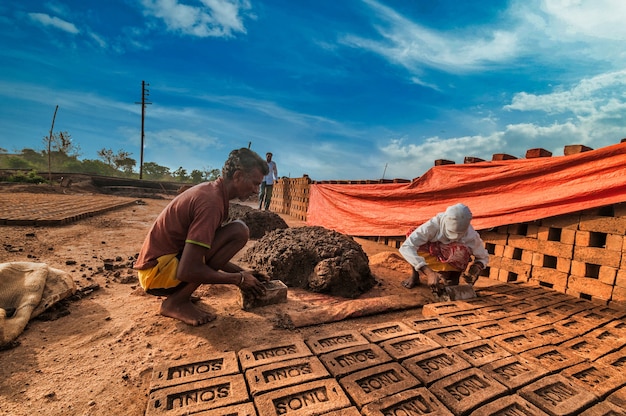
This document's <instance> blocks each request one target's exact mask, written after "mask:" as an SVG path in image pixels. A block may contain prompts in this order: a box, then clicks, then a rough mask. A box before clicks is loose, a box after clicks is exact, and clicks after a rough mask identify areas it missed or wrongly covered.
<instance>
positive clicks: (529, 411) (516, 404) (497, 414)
mask: <svg viewBox="0 0 626 416" xmlns="http://www.w3.org/2000/svg"><path fill="white" fill-rule="evenodd" d="M470 416H549V415H548V414H547V413H546V412H544V411H543V410H541V409H539V408H537V407H536V406H534V405H533V404H532V403H529V402H528V401H526V400H524V399H523V398H522V397H520V396H518V395H517V394H512V395H510V396H504V397H502V398H500V399H497V400H495V401H493V402H491V403H488V404H486V405H484V406H481V407H479V408H478V409H477V410H476V411H474V412H472V413H471V415H470Z"/></svg>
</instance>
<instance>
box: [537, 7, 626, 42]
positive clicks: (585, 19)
mask: <svg viewBox="0 0 626 416" xmlns="http://www.w3.org/2000/svg"><path fill="white" fill-rule="evenodd" d="M541 9H542V10H543V11H544V12H545V13H546V14H548V15H549V16H550V18H551V20H552V23H553V24H551V25H549V26H548V30H555V29H556V30H558V32H559V33H560V34H565V35H567V36H573V37H576V36H585V37H589V36H590V37H595V38H599V39H612V40H624V39H625V38H626V25H625V24H624V18H625V17H626V3H625V2H624V1H622V0H594V1H581V0H544V1H543V2H542V4H541Z"/></svg>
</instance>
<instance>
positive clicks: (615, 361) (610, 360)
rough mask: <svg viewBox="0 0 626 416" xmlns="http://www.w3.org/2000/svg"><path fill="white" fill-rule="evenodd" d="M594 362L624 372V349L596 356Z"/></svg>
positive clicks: (625, 360) (625, 369)
mask: <svg viewBox="0 0 626 416" xmlns="http://www.w3.org/2000/svg"><path fill="white" fill-rule="evenodd" d="M596 362H598V363H600V364H602V365H606V366H609V367H612V368H614V369H615V370H617V371H620V372H622V373H626V350H625V349H623V348H622V349H621V350H619V351H615V352H613V353H611V354H607V355H604V356H602V357H600V358H598V359H597V360H596Z"/></svg>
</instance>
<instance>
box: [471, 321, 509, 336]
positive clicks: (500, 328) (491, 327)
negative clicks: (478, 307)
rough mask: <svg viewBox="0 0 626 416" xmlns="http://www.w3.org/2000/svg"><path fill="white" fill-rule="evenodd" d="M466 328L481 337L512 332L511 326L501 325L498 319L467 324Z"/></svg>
mask: <svg viewBox="0 0 626 416" xmlns="http://www.w3.org/2000/svg"><path fill="white" fill-rule="evenodd" d="M468 328H469V329H470V330H471V331H472V332H475V333H476V334H478V335H479V336H480V337H481V338H492V337H496V336H498V335H504V334H508V333H511V332H513V330H512V329H511V328H508V327H505V326H504V325H502V322H500V321H498V320H492V321H485V322H479V323H477V324H473V325H469V326H468Z"/></svg>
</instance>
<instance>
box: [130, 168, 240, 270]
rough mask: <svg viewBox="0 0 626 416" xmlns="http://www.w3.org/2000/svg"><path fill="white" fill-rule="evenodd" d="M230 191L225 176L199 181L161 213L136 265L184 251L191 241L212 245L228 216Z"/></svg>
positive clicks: (151, 264)
mask: <svg viewBox="0 0 626 416" xmlns="http://www.w3.org/2000/svg"><path fill="white" fill-rule="evenodd" d="M228 206H229V199H228V192H227V190H226V186H224V182H223V180H222V178H218V179H217V180H215V181H212V182H204V183H201V184H199V185H196V186H194V187H192V188H190V189H188V190H186V191H185V192H183V193H182V194H180V195H178V196H177V197H176V198H174V199H173V200H172V202H170V203H169V204H168V205H167V207H165V209H164V210H163V211H162V212H161V213H160V214H159V216H158V217H157V219H156V221H155V222H154V224H153V225H152V228H150V231H149V232H148V235H147V236H146V239H145V240H144V242H143V245H142V246H141V251H140V252H139V257H138V258H137V261H136V262H135V269H139V270H143V269H149V268H151V267H154V266H156V265H157V259H158V258H159V257H161V256H163V255H166V254H174V253H181V252H182V251H183V248H184V247H185V243H187V242H190V243H194V244H199V245H201V246H204V247H207V248H210V247H211V244H213V238H214V237H215V232H216V231H217V229H218V228H219V227H220V226H221V225H222V223H223V222H224V221H226V219H228Z"/></svg>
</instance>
